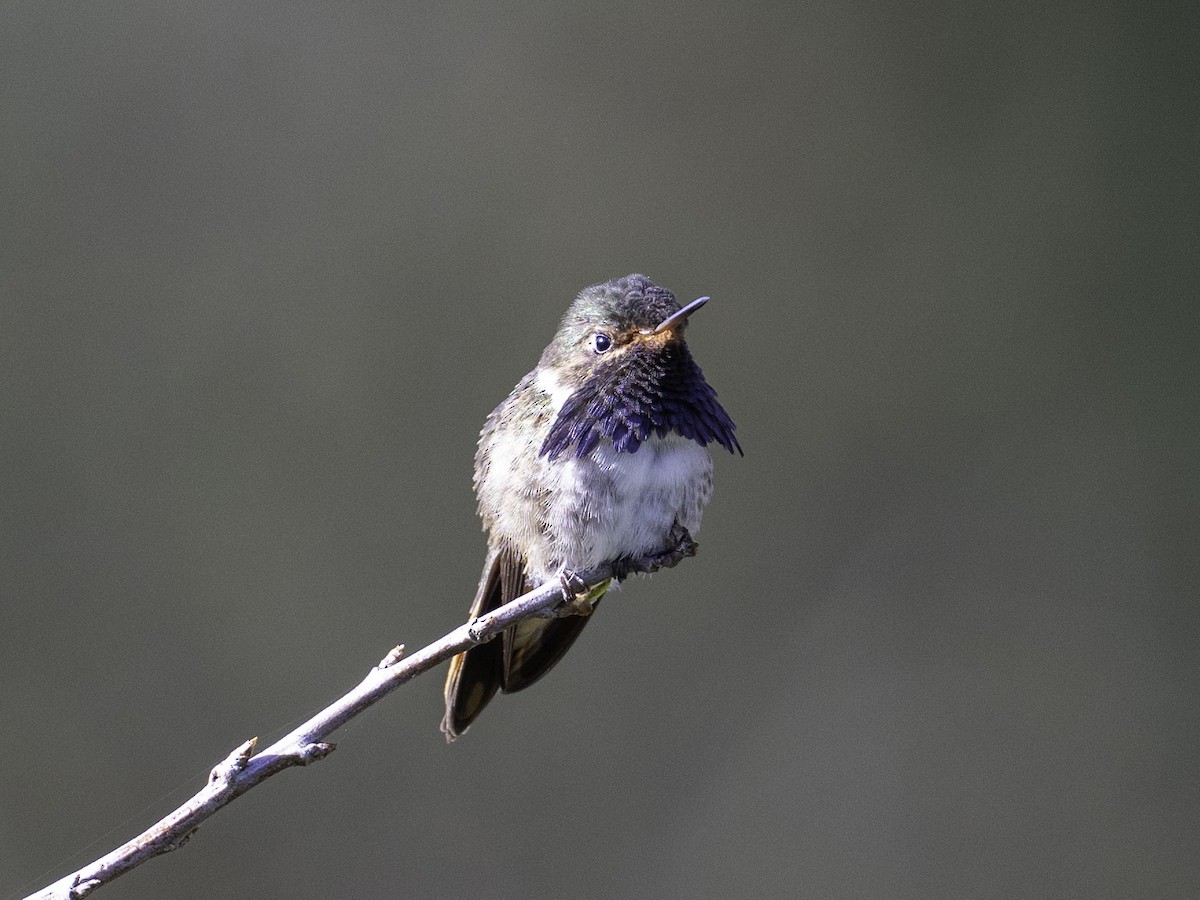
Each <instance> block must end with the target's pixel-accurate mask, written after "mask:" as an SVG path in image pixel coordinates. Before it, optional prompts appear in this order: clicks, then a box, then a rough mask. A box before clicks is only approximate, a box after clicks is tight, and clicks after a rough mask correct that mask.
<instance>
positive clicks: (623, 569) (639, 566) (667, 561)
mask: <svg viewBox="0 0 1200 900" xmlns="http://www.w3.org/2000/svg"><path fill="white" fill-rule="evenodd" d="M667 541H668V549H666V550H663V551H661V552H659V553H652V554H650V555H649V556H642V557H638V558H637V559H633V558H630V557H625V558H623V559H619V560H617V562H615V563H613V577H614V578H616V579H617V580H618V581H620V580H622V579H624V578H628V577H629V576H630V575H632V574H634V573H635V572H641V573H645V574H647V575H648V574H650V573H652V572H657V571H658V570H659V569H670V568H672V567H674V566H677V565H679V563H680V562H681V561H682V560H684V559H686V558H687V557H689V556H695V555H696V551H697V550H699V549H700V545H699V544H697V543H696V542H695V541H694V540H692V536H691V534H690V533H689V532H688V530H687V529H686V528H684V527H683V526H682V525H680V524H679V523H678V522H676V523H675V524H674V525H673V526H672V527H671V533H670V534H669V535H668V537H667Z"/></svg>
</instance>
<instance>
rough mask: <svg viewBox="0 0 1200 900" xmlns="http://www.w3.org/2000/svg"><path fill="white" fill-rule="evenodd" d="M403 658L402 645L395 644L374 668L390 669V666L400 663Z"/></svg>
mask: <svg viewBox="0 0 1200 900" xmlns="http://www.w3.org/2000/svg"><path fill="white" fill-rule="evenodd" d="M403 658H404V645H403V644H397V645H396V646H395V647H393V648H392V649H391V650H389V651H388V655H387V656H385V657H384V658H383V659H381V660H380V661H379V665H377V666H376V667H375V668H377V669H387V668H390V667H391V666H394V665H395V664H396V663H398V662H400V660H401V659H403Z"/></svg>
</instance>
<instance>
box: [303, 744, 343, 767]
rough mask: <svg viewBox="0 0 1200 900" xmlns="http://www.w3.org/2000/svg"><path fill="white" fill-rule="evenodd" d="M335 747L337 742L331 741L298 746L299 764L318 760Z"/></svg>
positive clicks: (305, 764) (304, 764)
mask: <svg viewBox="0 0 1200 900" xmlns="http://www.w3.org/2000/svg"><path fill="white" fill-rule="evenodd" d="M336 749H337V744H335V743H333V742H332V741H318V742H316V743H313V744H305V745H304V746H303V747H301V748H300V765H302V766H307V765H308V764H309V763H315V762H320V761H321V760H323V759H324V758H325V757H327V756H328V755H329V754H330V753H332V752H333V751H334V750H336Z"/></svg>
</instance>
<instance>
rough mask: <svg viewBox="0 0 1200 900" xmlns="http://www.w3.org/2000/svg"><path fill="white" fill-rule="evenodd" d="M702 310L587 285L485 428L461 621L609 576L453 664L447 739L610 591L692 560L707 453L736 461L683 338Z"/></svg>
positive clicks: (650, 288) (541, 669) (633, 284)
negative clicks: (477, 526) (469, 598)
mask: <svg viewBox="0 0 1200 900" xmlns="http://www.w3.org/2000/svg"><path fill="white" fill-rule="evenodd" d="M707 300H708V298H707V297H701V298H699V299H698V300H695V301H693V302H692V303H689V304H688V305H687V306H681V305H680V303H679V302H678V301H677V300H676V299H675V295H674V294H672V293H671V292H670V291H668V290H666V289H665V288H662V287H659V286H658V285H656V284H654V283H653V282H652V281H651V280H650V279H649V278H647V277H646V276H645V275H627V276H625V277H624V278H617V279H614V280H612V281H608V282H605V283H603V284H596V285H592V286H591V287H588V288H585V289H584V290H583V291H581V292H580V294H579V296H578V297H577V298H576V299H575V301H574V302H573V303H572V304H571V306H570V308H569V309H568V310H567V312H566V314H565V315H564V316H563V319H562V323H561V325H560V326H559V329H558V331H557V333H556V334H555V335H554V339H553V340H551V342H550V344H549V345H548V346H547V347H546V349H545V351H544V352H543V353H542V356H541V359H540V360H539V362H538V364H537V367H536V368H535V369H534V370H533V371H532V372H530V373H529V374H528V375H526V376H525V377H524V378H522V379H521V380H520V382H518V383H517V386H516V387H515V388H513V390H512V392H511V393H510V394H509V395H508V397H507V399H505V400H504V402H502V403H501V404H500V405H499V406H498V407H496V409H495V410H494V411H493V412H492V414H491V415H490V416H488V418H487V421H486V423H485V424H484V426H483V430H482V432H481V433H480V436H479V446H478V450H477V452H476V454H475V494H476V497H477V499H478V501H479V516H480V518H481V520H482V522H483V527H484V530H485V531H486V532H487V537H488V553H487V558H486V560H485V562H484V566H483V575H482V576H481V578H480V580H479V587H478V589H477V591H476V594H475V599H474V602H473V603H472V604H471V611H470V615H471V616H472V617H477V616H480V615H483V614H484V613H487V612H490V611H491V610H493V609H496V608H497V607H499V606H502V605H503V604H505V603H508V602H509V601H510V600H514V599H516V598H517V597H519V596H521V595H522V594H524V593H526V592H527V591H529V590H532V589H533V588H536V587H538V586H539V585H542V584H544V583H546V582H547V581H550V580H551V579H555V578H558V579H561V580H562V583H563V584H564V586H569V585H570V584H571V583H572V581H571V579H572V578H575V576H574V573H575V572H580V571H584V570H586V569H589V568H593V567H595V566H598V565H602V564H608V565H610V566H611V568H612V571H613V577H612V578H610V579H608V580H607V581H605V582H603V583H602V584H600V585H598V586H596V587H595V588H593V589H592V590H590V591H587V592H580V594H579V595H578V596H576V597H575V598H574V602H571V603H564V604H563V605H562V607H560V609H559V610H558V611H557V614H553V613H552V614H551V615H552V616H553V617H548V618H537V619H532V620H527V621H524V622H520V623H517V624H516V625H513V626H512V627H510V628H508V629H507V630H505V631H504V632H503V633H502V634H501V635H500V636H499V637H498V638H497V639H495V640H493V641H490V642H489V643H486V644H480V645H479V646H477V647H472V648H471V649H470V650H467V651H466V652H465V653H461V654H459V655H458V656H456V657H454V659H453V660H452V661H451V663H450V672H449V674H448V675H447V678H446V689H445V695H446V715H445V718H444V719H443V720H442V732H443V733H444V734H445V735H446V740H447V741H453V740H454V739H455V738H457V737H458V736H459V735H461V734H462V733H463V732H465V731H466V730H467V728H468V727H469V726H470V725H471V723H472V722H474V721H475V718H476V717H477V716H478V715H479V713H480V712H481V711H482V710H483V708H484V707H485V706H486V705H487V703H488V701H490V700H491V699H492V697H494V696H495V694H496V692H497V691H503V692H505V693H512V692H514V691H520V690H523V689H525V688H527V687H529V686H530V685H531V684H533V683H534V682H535V681H537V680H538V679H539V678H541V677H542V676H543V675H545V674H546V673H547V672H548V671H550V669H552V668H553V667H554V665H555V664H556V663H557V662H558V661H559V660H560V659H562V657H563V654H565V653H566V652H567V650H569V649H570V647H571V645H572V644H573V643H574V642H575V639H576V638H578V637H579V634H580V632H582V631H583V627H584V626H585V625H586V624H587V623H588V621H589V617H590V615H591V612H592V610H594V609H595V607H596V604H598V603H599V601H600V598H601V597H602V596H603V595H604V593H605V592H606V591H607V590H608V589H609V588H610V587H611V586H612V584H613V582H617V583H619V582H620V580H621V579H623V578H625V577H628V576H629V575H630V574H632V573H633V572H635V571H636V572H650V571H654V570H656V569H658V568H662V567H666V566H673V565H675V564H676V563H678V562H679V561H680V560H681V559H683V558H684V557H686V556H691V555H693V554H694V553H695V552H696V546H697V545H696V544H695V542H694V541H693V540H692V535H693V534H695V533H696V532H698V531H699V529H700V516H701V513H702V512H703V510H704V506H705V504H707V503H708V500H709V497H710V496H711V494H712V467H713V464H712V457H711V456H710V455H709V450H708V445H709V444H719V445H721V446H722V447H724V448H725V449H726V450H728V451H729V452H730V453H733V452H734V451H735V450H736V451H737V452H738V453H739V454H740V453H742V448H741V445H740V444H738V440H737V438H736V437H735V436H734V430H735V428H736V426H735V425H734V424H733V421H732V420H731V419H730V418H729V416H728V415H727V414H726V412H725V410H724V409H723V408H722V407H721V404H720V403H719V402H718V401H717V393H716V391H714V390H713V389H712V388H711V387H710V386H709V385H708V382H706V381H705V380H704V375H703V373H702V372H701V371H700V367H699V366H697V365H696V363H695V362H694V361H693V360H692V356H691V353H690V352H689V351H688V346H687V344H686V343H685V342H684V337H683V334H684V329H685V327H686V326H687V322H688V318H689V317H690V316H691V315H692V314H693V313H694V312H696V310H698V309H699V308H700V307H701V306H703V305H704V303H705V302H707ZM575 580H576V581H578V579H577V578H575ZM564 593H565V594H566V593H571V591H564Z"/></svg>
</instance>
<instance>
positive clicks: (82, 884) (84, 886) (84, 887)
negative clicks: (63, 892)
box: [67, 875, 104, 900]
mask: <svg viewBox="0 0 1200 900" xmlns="http://www.w3.org/2000/svg"><path fill="white" fill-rule="evenodd" d="M103 883H104V882H102V881H101V880H100V879H99V878H89V879H88V880H87V881H80V880H79V876H78V875H77V876H75V881H73V882H72V883H71V890H70V891H69V892H68V893H67V896H68V897H70V898H71V900H81V898H83V897H86V896H87V895H88V894H90V893H91V892H92V891H94V890H95V889H96V888H98V887H100V885H102V884H103Z"/></svg>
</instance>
